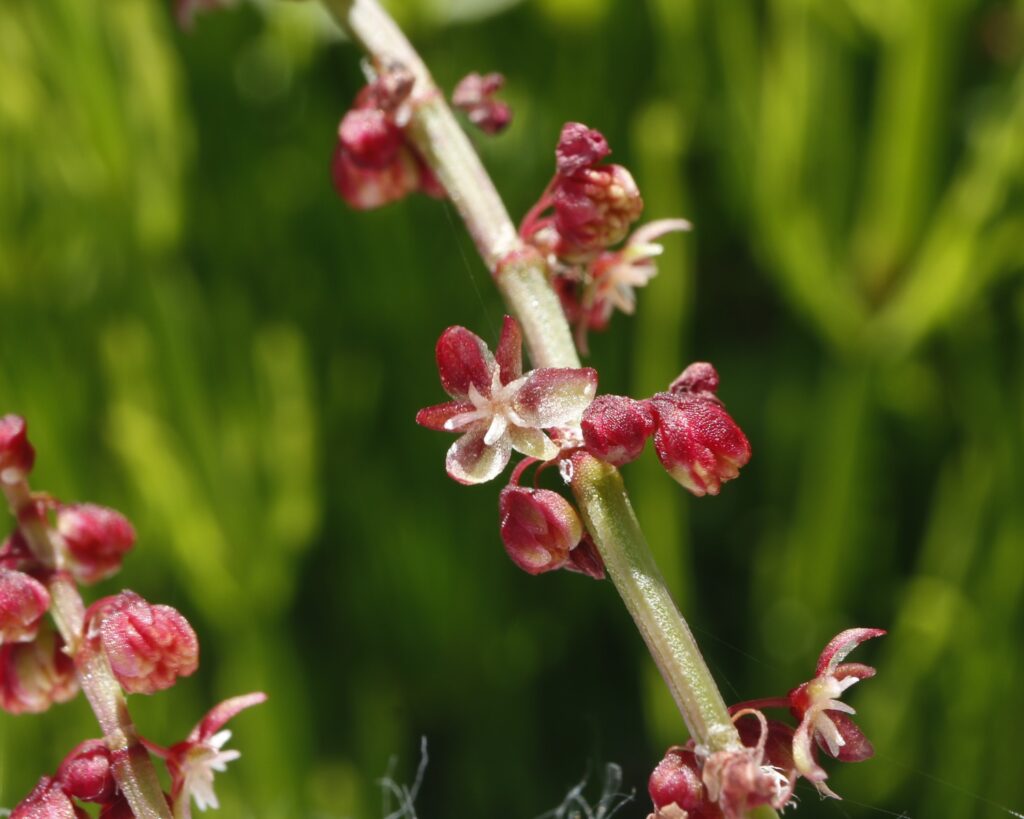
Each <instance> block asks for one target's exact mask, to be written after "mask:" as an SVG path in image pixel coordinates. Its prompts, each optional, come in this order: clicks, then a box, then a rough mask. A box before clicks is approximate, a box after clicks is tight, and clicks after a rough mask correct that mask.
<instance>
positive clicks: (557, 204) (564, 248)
mask: <svg viewBox="0 0 1024 819" xmlns="http://www.w3.org/2000/svg"><path fill="white" fill-rule="evenodd" d="M552 201H553V204H554V208H555V218H554V225H555V229H556V230H557V231H558V235H559V240H560V241H559V245H558V251H557V252H558V255H559V256H561V257H562V258H564V259H569V260H578V259H586V258H588V257H590V256H592V255H593V254H595V253H597V252H599V251H601V250H604V249H605V248H607V247H611V246H612V245H614V244H616V243H618V242H620V241H622V240H623V239H624V238H625V237H626V234H627V233H629V227H630V225H632V224H633V222H635V221H636V220H637V219H639V218H640V214H641V213H643V209H644V201H643V199H642V198H641V197H640V190H639V189H638V188H637V186H636V182H634V181H633V177H632V175H631V174H630V173H629V171H627V170H626V169H625V168H624V167H622V166H621V165H607V166H601V167H596V168H584V169H582V170H580V171H577V172H576V173H575V174H573V175H572V176H566V177H559V178H558V181H557V183H556V186H555V189H554V192H553V194H552Z"/></svg>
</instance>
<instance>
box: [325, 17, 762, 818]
mask: <svg viewBox="0 0 1024 819" xmlns="http://www.w3.org/2000/svg"><path fill="white" fill-rule="evenodd" d="M323 2H324V5H325V6H326V7H327V8H328V9H329V10H330V11H331V12H332V14H333V15H334V17H335V18H336V19H337V21H338V22H339V23H340V24H341V25H342V27H343V28H345V29H346V30H347V31H348V32H349V33H350V35H351V36H352V38H353V39H354V40H355V41H356V42H357V43H359V44H360V45H361V46H362V48H363V49H364V50H365V51H366V52H367V53H368V54H369V55H370V57H371V58H372V60H373V62H374V63H375V64H376V65H378V66H400V67H401V69H403V70H405V71H408V72H409V73H410V74H411V75H412V76H413V78H414V81H415V83H414V87H413V91H412V94H411V99H412V112H411V118H410V120H409V123H408V127H407V133H408V136H409V139H410V140H411V141H412V143H413V144H414V146H415V148H416V150H417V152H418V153H419V155H420V156H421V157H422V158H423V160H424V161H425V162H426V164H427V166H428V167H429V168H430V170H431V171H432V172H433V174H434V175H435V176H436V178H437V179H438V180H439V181H440V183H441V185H442V186H443V187H444V189H445V190H446V192H447V194H448V197H449V198H450V199H451V201H452V202H453V204H454V205H455V207H456V208H457V210H458V212H459V214H460V216H461V217H462V219H463V221H464V222H465V224H466V227H467V229H468V230H469V233H470V235H471V237H472V238H473V241H474V242H475V244H476V247H477V250H478V251H479V253H480V256H481V257H482V258H483V260H484V263H485V264H486V265H487V267H488V268H489V269H490V270H491V272H492V274H493V275H494V277H495V281H496V284H497V286H498V288H499V290H500V291H501V294H502V296H503V297H504V299H505V301H506V303H507V304H508V306H509V308H510V309H511V311H512V312H513V313H514V314H515V316H516V318H517V319H518V320H519V322H520V324H521V325H522V329H523V335H524V339H525V342H526V345H527V349H528V351H529V354H530V357H531V359H532V362H533V364H534V366H535V367H538V368H545V367H552V368H578V367H579V366H580V360H579V356H578V354H577V351H576V347H575V344H574V342H573V337H572V332H571V330H570V327H569V324H568V322H567V321H566V318H565V314H564V312H563V309H562V306H561V304H560V302H559V299H558V296H557V295H556V294H555V292H554V290H553V289H552V287H551V286H550V284H549V283H548V279H547V275H546V264H545V261H544V259H543V257H542V256H541V254H540V253H539V252H538V251H537V250H535V249H534V248H532V247H530V246H529V245H527V244H526V243H525V242H524V241H523V240H522V239H520V237H519V236H518V235H517V233H516V229H515V227H514V226H513V224H512V221H511V220H510V218H509V215H508V212H507V211H506V209H505V206H504V204H503V203H502V201H501V199H500V197H499V196H498V193H497V191H496V190H495V188H494V185H493V183H492V182H491V179H490V177H489V176H488V175H487V173H486V171H485V170H484V168H483V166H482V165H481V163H480V160H479V158H478V157H477V155H476V152H475V151H474V150H473V147H472V145H471V144H470V142H469V139H468V138H467V137H466V135H465V133H464V132H463V130H462V128H461V127H460V126H459V124H458V123H457V121H456V120H455V117H454V116H453V114H452V112H451V110H450V109H449V108H448V106H447V104H446V103H445V101H444V98H443V96H442V94H441V93H440V92H439V91H438V89H437V87H436V86H435V84H434V82H433V80H432V79H431V77H430V74H429V72H428V71H427V68H426V66H425V65H424V64H423V61H422V60H421V59H420V57H419V55H418V54H417V53H416V51H415V50H414V49H413V48H412V46H411V45H410V44H409V42H408V40H407V39H406V38H405V36H404V35H403V34H402V32H401V31H400V30H399V28H398V27H397V25H396V24H395V22H394V21H393V20H392V19H391V17H390V16H389V15H388V14H387V13H386V12H385V11H384V9H383V8H381V6H380V5H379V4H378V3H377V2H376V0H323ZM564 463H565V464H567V465H568V467H571V469H569V468H568V467H567V469H566V471H567V472H571V484H572V488H573V491H574V493H575V495H576V499H577V501H578V502H579V503H580V505H581V509H582V513H583V517H584V519H585V521H586V524H587V527H588V529H589V531H590V534H591V536H592V538H593V540H594V541H595V543H596V544H597V547H598V549H599V551H600V553H601V557H602V558H603V560H604V562H605V565H606V566H607V568H608V571H609V574H610V575H611V578H612V580H613V582H614V583H615V585H616V588H617V589H618V591H619V593H620V595H621V596H622V598H623V601H624V602H625V603H626V607H627V609H628V610H629V612H630V614H631V615H632V616H633V619H634V620H635V621H636V624H637V627H638V629H639V630H640V633H641V634H642V635H643V637H644V640H645V641H646V643H647V645H648V648H649V649H650V651H651V653H652V655H653V656H654V659H655V662H656V663H657V665H658V667H659V669H660V670H661V673H662V675H663V676H664V677H665V680H666V682H667V683H668V685H669V688H670V689H671V691H672V694H673V696H674V698H675V700H676V703H677V705H678V706H679V709H680V711H681V712H682V714H683V719H684V721H685V722H686V724H687V727H688V728H689V730H690V732H691V734H692V735H693V736H694V738H695V739H696V741H697V742H698V743H699V744H700V745H701V746H703V747H704V748H705V749H706V750H707V751H708V752H709V753H713V752H717V751H732V750H737V749H741V748H742V747H743V745H742V743H741V740H740V736H739V733H738V732H737V730H736V728H735V727H734V725H733V721H732V718H731V717H730V715H729V712H728V710H727V708H726V706H725V702H724V701H723V699H722V696H721V694H720V693H719V691H718V689H717V687H716V685H715V683H714V680H713V679H712V677H711V674H710V672H709V671H708V668H707V665H706V664H705V662H704V660H703V657H702V656H701V653H700V650H699V648H698V647H697V644H696V641H695V640H694V638H693V635H692V633H691V632H690V630H689V628H688V627H687V625H686V622H685V621H684V620H683V618H682V616H681V615H680V613H679V611H678V609H677V608H676V606H675V604H674V603H673V602H672V599H671V597H670V595H669V593H668V590H667V588H666V586H665V582H664V580H663V578H662V576H661V574H660V572H659V571H658V569H657V566H656V564H655V562H654V558H653V556H652V554H651V552H650V549H649V547H648V546H647V543H646V541H645V539H644V537H643V534H642V532H641V531H640V527H639V524H638V523H637V521H636V518H635V516H634V515H633V511H632V507H631V506H630V503H629V499H628V496H627V495H626V493H625V489H624V487H623V484H622V480H621V477H620V476H619V474H618V472H617V470H616V469H615V468H614V467H612V466H609V465H608V464H605V463H601V462H600V461H598V460H597V459H596V458H593V457H591V456H589V455H586V454H578V455H577V456H575V457H574V458H573V459H571V460H566V461H565V462H564ZM749 815H751V816H759V817H761V816H773V815H774V812H773V811H772V810H771V809H770V808H765V807H762V808H757V809H756V810H753V811H750V812H749Z"/></svg>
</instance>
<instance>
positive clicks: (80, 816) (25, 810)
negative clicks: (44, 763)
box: [11, 776, 88, 819]
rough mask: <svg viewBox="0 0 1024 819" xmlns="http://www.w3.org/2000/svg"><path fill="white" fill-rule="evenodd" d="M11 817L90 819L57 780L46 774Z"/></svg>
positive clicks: (28, 818)
mask: <svg viewBox="0 0 1024 819" xmlns="http://www.w3.org/2000/svg"><path fill="white" fill-rule="evenodd" d="M11 819H88V814H87V813H86V812H85V811H83V810H82V809H81V808H77V807H75V805H74V803H73V802H72V801H71V799H69V798H68V795H67V794H66V793H64V791H63V790H61V787H60V785H59V784H58V783H57V782H55V781H54V780H52V779H51V778H50V777H48V776H44V777H43V778H42V779H40V780H39V784H38V785H36V787H35V789H34V790H33V791H32V793H30V794H29V795H28V796H26V797H25V798H24V799H23V800H22V801H21V802H19V803H18V805H17V806H16V807H15V808H14V811H13V812H12V813H11Z"/></svg>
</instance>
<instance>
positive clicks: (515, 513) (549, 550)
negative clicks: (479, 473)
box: [498, 486, 583, 574]
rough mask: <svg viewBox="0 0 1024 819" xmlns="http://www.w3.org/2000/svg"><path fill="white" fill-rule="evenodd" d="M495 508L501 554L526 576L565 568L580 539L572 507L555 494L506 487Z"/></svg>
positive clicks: (545, 491)
mask: <svg viewBox="0 0 1024 819" xmlns="http://www.w3.org/2000/svg"><path fill="white" fill-rule="evenodd" d="M498 507H499V511H500V513H501V539H502V542H504V544H505V551H506V552H508V556H509V557H510V558H512V562H513V563H515V564H516V565H517V566H518V567H519V568H520V569H522V570H523V571H524V572H528V573H529V574H541V573H542V572H550V571H553V570H555V569H560V568H562V567H563V566H565V565H566V563H567V562H568V561H569V553H570V551H571V550H572V549H573V548H574V547H575V546H576V544H577V543H579V542H580V538H581V537H583V524H582V523H581V522H580V517H579V515H578V514H577V513H576V510H575V508H573V506H572V504H571V503H569V501H567V500H566V499H565V498H563V497H562V496H561V495H559V494H558V493H557V492H552V491H550V490H548V489H526V488H523V487H520V486H506V487H505V488H504V489H503V490H501V497H500V499H499V501H498Z"/></svg>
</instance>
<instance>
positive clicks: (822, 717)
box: [789, 628, 885, 799]
mask: <svg viewBox="0 0 1024 819" xmlns="http://www.w3.org/2000/svg"><path fill="white" fill-rule="evenodd" d="M883 634H885V631H884V630H883V629H880V628H851V629H847V630H846V631H843V632H840V633H839V634H837V635H836V636H835V637H833V638H832V640H831V642H829V644H828V645H827V646H825V650H824V651H822V652H821V656H820V657H819V658H818V667H817V670H816V671H815V677H814V679H813V680H810V681H809V682H805V683H803V684H801V685H799V686H797V687H796V688H794V689H793V690H792V691H790V692H789V703H790V710H791V711H792V712H793V716H794V717H796V718H797V719H799V720H800V725H799V726H798V727H797V729H796V733H795V734H794V736H793V760H794V762H795V764H796V769H797V771H799V772H800V774H801V775H802V776H805V777H806V778H807V779H808V780H810V781H811V782H812V783H813V784H814V786H815V787H816V788H817V789H818V791H819V792H821V793H822V794H823V795H825V796H831V797H834V798H836V799H838V798H839V797H838V796H837V795H836V794H835V793H834V792H833V791H832V790H831V789H830V788H829V787H828V786H827V785H825V779H826V778H827V777H828V774H827V773H825V770H824V769H823V768H822V767H821V766H820V765H818V763H817V762H816V761H815V759H814V750H813V746H812V744H811V738H812V737H813V738H814V740H815V741H816V742H817V744H818V747H820V748H821V749H822V750H823V751H825V753H827V754H828V755H829V756H831V757H834V758H835V759H839V760H842V761H843V762H860V761H862V760H865V759H868V758H869V757H871V756H872V755H873V754H874V753H875V749H874V748H873V747H872V745H871V743H870V742H869V741H868V739H867V737H865V736H864V734H863V733H862V732H861V730H860V728H858V727H857V725H856V724H855V723H854V721H853V720H852V719H850V717H849V716H848V715H849V714H855V713H856V711H854V710H853V708H851V707H850V706H849V705H847V704H846V703H845V702H841V701H840V700H839V698H840V697H841V696H842V695H843V692H844V691H846V689H847V688H849V687H850V686H851V685H853V684H854V683H856V682H858V681H859V680H866V679H868V678H869V677H873V676H875V669H874V668H872V667H871V666H868V665H862V664H861V663H844V662H843V660H844V659H846V655H847V654H849V653H850V652H851V651H853V649H855V648H856V647H857V646H859V645H860V644H861V643H863V642H864V641H865V640H870V639H871V638H872V637H881V636H882V635H883Z"/></svg>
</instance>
